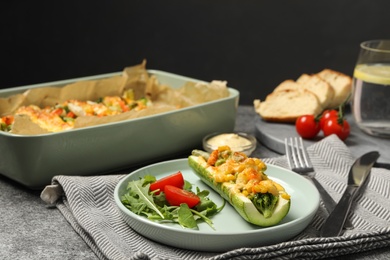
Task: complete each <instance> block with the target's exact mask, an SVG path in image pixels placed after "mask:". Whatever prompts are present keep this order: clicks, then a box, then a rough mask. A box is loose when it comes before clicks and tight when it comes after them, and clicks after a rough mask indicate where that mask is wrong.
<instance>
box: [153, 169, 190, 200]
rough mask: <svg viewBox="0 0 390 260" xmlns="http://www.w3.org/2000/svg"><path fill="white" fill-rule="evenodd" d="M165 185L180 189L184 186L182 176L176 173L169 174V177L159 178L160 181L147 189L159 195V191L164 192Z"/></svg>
mask: <svg viewBox="0 0 390 260" xmlns="http://www.w3.org/2000/svg"><path fill="white" fill-rule="evenodd" d="M166 185H172V186H175V187H178V188H180V189H182V188H183V186H184V178H183V174H181V172H180V171H178V172H177V173H174V174H171V175H169V176H166V177H164V178H161V179H159V180H157V181H155V182H153V183H152V184H150V188H149V189H150V190H151V191H155V190H157V192H156V193H155V194H160V192H161V191H164V187H165V186H166Z"/></svg>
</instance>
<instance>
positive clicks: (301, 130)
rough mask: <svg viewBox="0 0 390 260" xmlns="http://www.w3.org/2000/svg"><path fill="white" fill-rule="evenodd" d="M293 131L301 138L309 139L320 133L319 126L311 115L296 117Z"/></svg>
mask: <svg viewBox="0 0 390 260" xmlns="http://www.w3.org/2000/svg"><path fill="white" fill-rule="evenodd" d="M295 129H296V130H297V132H298V134H299V135H300V136H302V138H306V139H311V138H314V137H316V136H317V134H318V133H319V132H320V130H321V128H320V124H319V122H318V121H317V120H316V118H315V116H313V115H304V116H300V117H298V119H297V121H295Z"/></svg>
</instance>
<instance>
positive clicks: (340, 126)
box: [322, 117, 351, 141]
mask: <svg viewBox="0 0 390 260" xmlns="http://www.w3.org/2000/svg"><path fill="white" fill-rule="evenodd" d="M322 131H323V132H324V136H329V135H331V134H335V135H337V136H338V137H339V138H340V139H341V140H343V141H344V140H345V139H347V137H348V136H349V133H350V132H351V127H350V125H349V123H348V122H347V120H345V119H342V118H335V117H333V118H330V119H328V120H326V121H325V123H324V128H323V129H322Z"/></svg>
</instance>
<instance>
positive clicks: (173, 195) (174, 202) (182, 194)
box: [164, 185, 200, 208]
mask: <svg viewBox="0 0 390 260" xmlns="http://www.w3.org/2000/svg"><path fill="white" fill-rule="evenodd" d="M164 193H165V198H166V199H167V201H168V203H169V205H171V206H180V204H182V203H185V204H187V205H188V207H189V208H193V207H195V206H196V205H197V204H198V203H199V201H200V198H199V197H198V196H197V195H196V194H195V193H192V192H190V191H186V190H183V189H180V188H178V187H175V186H172V185H165V188H164Z"/></svg>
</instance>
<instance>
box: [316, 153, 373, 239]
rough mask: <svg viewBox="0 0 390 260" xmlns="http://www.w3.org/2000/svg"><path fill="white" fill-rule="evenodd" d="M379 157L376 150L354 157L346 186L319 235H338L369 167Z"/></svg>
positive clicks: (367, 175)
mask: <svg viewBox="0 0 390 260" xmlns="http://www.w3.org/2000/svg"><path fill="white" fill-rule="evenodd" d="M378 158H379V153H378V152H377V151H373V152H369V153H366V154H364V155H362V156H361V157H360V158H358V159H356V161H355V162H354V164H353V165H352V166H351V169H350V171H349V174H348V182H347V184H348V185H347V188H346V189H345V191H344V193H343V195H342V197H341V199H340V201H339V202H338V203H337V205H336V207H335V208H334V210H333V211H332V212H331V213H330V215H329V216H328V218H327V219H326V220H325V223H324V224H323V225H322V228H321V231H320V236H321V237H333V236H338V235H340V233H341V231H342V229H343V225H344V223H345V220H346V219H347V215H348V213H349V211H350V209H351V205H352V202H353V199H354V198H355V197H356V195H357V194H358V193H359V191H360V189H361V187H362V186H363V185H364V184H365V182H366V181H367V180H368V179H369V178H368V177H369V175H370V172H371V168H372V166H373V165H374V163H375V162H376V160H377V159H378Z"/></svg>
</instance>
